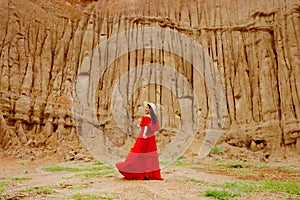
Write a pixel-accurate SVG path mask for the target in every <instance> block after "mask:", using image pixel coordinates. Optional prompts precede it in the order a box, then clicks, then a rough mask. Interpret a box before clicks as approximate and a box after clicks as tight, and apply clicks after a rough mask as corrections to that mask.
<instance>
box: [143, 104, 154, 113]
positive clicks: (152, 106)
mask: <svg viewBox="0 0 300 200" xmlns="http://www.w3.org/2000/svg"><path fill="white" fill-rule="evenodd" d="M143 104H144V106H147V105H149V106H150V107H151V108H152V110H153V112H154V114H155V115H157V114H156V106H155V104H154V103H150V102H148V101H144V102H143Z"/></svg>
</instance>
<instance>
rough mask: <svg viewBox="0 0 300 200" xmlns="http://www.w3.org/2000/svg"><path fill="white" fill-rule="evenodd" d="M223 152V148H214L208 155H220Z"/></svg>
mask: <svg viewBox="0 0 300 200" xmlns="http://www.w3.org/2000/svg"><path fill="white" fill-rule="evenodd" d="M223 151H224V148H223V147H220V146H215V147H213V148H212V149H211V150H210V152H209V154H218V153H222V152H223Z"/></svg>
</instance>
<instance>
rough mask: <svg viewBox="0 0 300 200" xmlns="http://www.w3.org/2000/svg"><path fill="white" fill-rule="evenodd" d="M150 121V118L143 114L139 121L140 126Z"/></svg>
mask: <svg viewBox="0 0 300 200" xmlns="http://www.w3.org/2000/svg"><path fill="white" fill-rule="evenodd" d="M150 123H151V118H150V117H148V116H143V117H142V120H141V123H140V126H147V125H149V124H150Z"/></svg>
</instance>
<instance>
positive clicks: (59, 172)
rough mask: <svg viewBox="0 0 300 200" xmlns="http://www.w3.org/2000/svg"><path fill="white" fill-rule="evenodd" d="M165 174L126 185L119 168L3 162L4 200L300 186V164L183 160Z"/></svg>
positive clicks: (270, 195) (258, 194)
mask: <svg viewBox="0 0 300 200" xmlns="http://www.w3.org/2000/svg"><path fill="white" fill-rule="evenodd" d="M58 166H59V167H60V168H59V169H58ZM47 167H48V170H47V169H46V168H47ZM49 167H50V168H49ZM51 169H52V170H51ZM161 173H162V177H163V178H164V180H162V181H157V180H144V181H139V180H125V179H123V178H122V176H121V175H120V174H119V173H118V172H117V171H116V169H115V167H114V166H113V165H106V164H103V163H101V162H96V161H94V160H92V161H88V162H85V161H69V162H59V161H57V160H56V159H54V158H53V159H49V158H48V159H41V160H33V161H30V160H22V159H13V158H1V159H0V199H28V200H29V199H128V200H129V199H130V200H131V199H162V200H163V199H164V200H166V199H213V198H212V197H206V196H205V191H207V190H228V191H233V190H232V188H231V189H228V188H224V184H226V183H239V182H241V181H249V182H251V181H253V182H259V181H264V180H266V181H267V180H272V181H279V182H280V181H281V182H290V183H296V184H299V182H300V168H299V163H294V162H291V163H289V162H286V161H282V162H278V163H266V162H242V161H238V160H227V159H222V158H218V157H211V156H209V157H207V158H205V159H202V160H199V159H198V158H197V157H185V156H182V157H181V158H180V159H179V160H178V161H176V162H175V163H172V164H170V165H166V166H162V171H161ZM298 188H299V187H298ZM224 199H225V198H224ZM234 199H240V200H241V199H245V200H246V199H247V200H248V199H250V200H251V199H253V200H254V199H255V200H258V199H300V194H299V192H298V194H289V193H288V192H283V191H274V190H268V189H264V190H254V191H252V192H247V191H242V192H241V193H240V195H238V196H237V197H234Z"/></svg>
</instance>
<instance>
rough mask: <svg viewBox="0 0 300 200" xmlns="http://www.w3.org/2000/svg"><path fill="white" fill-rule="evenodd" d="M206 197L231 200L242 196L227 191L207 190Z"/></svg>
mask: <svg viewBox="0 0 300 200" xmlns="http://www.w3.org/2000/svg"><path fill="white" fill-rule="evenodd" d="M204 195H205V196H206V197H213V198H215V199H218V200H229V199H232V198H234V197H239V196H241V195H240V194H239V193H231V192H228V191H226V190H206V191H205V193H204Z"/></svg>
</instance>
